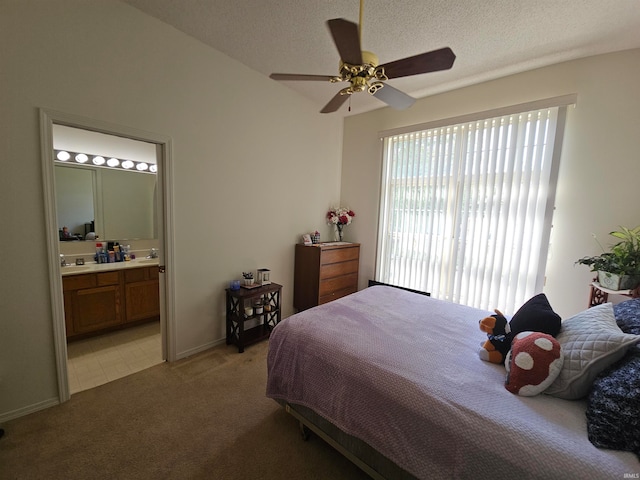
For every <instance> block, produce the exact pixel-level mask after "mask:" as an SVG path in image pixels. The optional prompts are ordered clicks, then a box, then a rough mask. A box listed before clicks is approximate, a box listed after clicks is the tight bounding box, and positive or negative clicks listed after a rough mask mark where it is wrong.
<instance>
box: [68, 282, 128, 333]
mask: <svg viewBox="0 0 640 480" xmlns="http://www.w3.org/2000/svg"><path fill="white" fill-rule="evenodd" d="M72 303H73V331H74V333H86V332H92V331H94V330H99V329H101V328H106V327H112V326H114V325H118V324H120V322H121V315H120V286H119V285H108V286H104V287H97V288H86V289H83V290H77V291H75V292H73V302H72Z"/></svg>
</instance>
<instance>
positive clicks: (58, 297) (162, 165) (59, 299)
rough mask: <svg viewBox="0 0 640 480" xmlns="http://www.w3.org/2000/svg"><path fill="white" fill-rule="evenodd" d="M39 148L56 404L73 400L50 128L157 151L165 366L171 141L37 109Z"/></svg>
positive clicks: (170, 316) (169, 319)
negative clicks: (132, 142)
mask: <svg viewBox="0 0 640 480" xmlns="http://www.w3.org/2000/svg"><path fill="white" fill-rule="evenodd" d="M39 113H40V148H41V158H42V178H43V191H44V207H45V222H46V229H47V238H46V243H47V254H48V270H49V290H50V294H51V313H52V317H53V341H54V349H55V357H56V371H57V376H58V398H59V401H60V403H62V402H66V401H67V400H69V399H70V398H71V394H70V392H69V377H68V371H67V337H66V327H65V319H64V297H63V293H62V275H61V272H60V261H59V256H58V252H59V245H58V244H59V236H58V225H57V213H56V196H55V193H56V192H55V188H56V186H55V175H54V168H53V124H57V125H65V126H68V127H75V128H81V129H84V130H91V131H94V132H99V133H104V134H108V135H115V136H119V137H125V138H129V139H132V140H139V141H143V142H147V143H153V144H155V145H156V152H157V161H158V187H159V188H158V198H157V200H156V202H157V205H156V206H157V212H158V214H157V221H158V241H159V247H160V248H159V250H160V252H159V265H160V329H161V337H162V357H163V360H167V361H169V362H173V361H175V360H176V340H175V339H176V334H175V332H176V326H175V311H174V305H175V288H174V286H175V279H174V275H173V272H174V268H173V263H174V255H173V245H174V237H173V231H174V230H173V211H174V209H173V162H172V156H171V153H172V140H171V137H168V136H166V135H162V134H158V133H154V132H148V131H145V130H140V129H137V128H133V127H128V126H123V125H117V124H112V123H109V122H104V121H101V120H96V119H93V118H87V117H82V116H79V115H74V114H70V113H66V112H60V111H56V110H50V109H46V108H41V109H39Z"/></svg>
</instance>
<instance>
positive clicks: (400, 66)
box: [382, 47, 456, 90]
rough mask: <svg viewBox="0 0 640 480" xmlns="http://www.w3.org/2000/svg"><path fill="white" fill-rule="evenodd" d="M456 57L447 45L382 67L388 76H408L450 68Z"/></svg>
mask: <svg viewBox="0 0 640 480" xmlns="http://www.w3.org/2000/svg"><path fill="white" fill-rule="evenodd" d="M455 59H456V56H455V54H454V53H453V51H452V50H451V49H450V48H449V47H445V48H441V49H440V50H433V51H432V52H427V53H421V54H419V55H414V56H413V57H407V58H403V59H401V60H396V61H395V62H389V63H385V64H384V65H382V67H384V73H385V74H386V75H387V78H398V77H408V76H410V75H419V74H421V73H429V72H437V71H439V70H448V69H450V68H451V67H452V66H453V61H454V60H455ZM383 90H384V89H383Z"/></svg>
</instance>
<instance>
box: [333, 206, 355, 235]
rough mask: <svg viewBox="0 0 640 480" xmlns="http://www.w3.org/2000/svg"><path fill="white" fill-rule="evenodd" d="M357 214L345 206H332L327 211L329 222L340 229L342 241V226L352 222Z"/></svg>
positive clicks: (339, 233)
mask: <svg viewBox="0 0 640 480" xmlns="http://www.w3.org/2000/svg"><path fill="white" fill-rule="evenodd" d="M355 216H356V214H355V213H354V211H353V210H350V209H348V208H345V207H338V208H332V209H331V210H329V211H328V212H327V223H328V224H329V225H335V226H336V229H337V230H338V239H339V240H340V241H342V227H344V226H345V225H349V224H351V222H352V221H353V217H355Z"/></svg>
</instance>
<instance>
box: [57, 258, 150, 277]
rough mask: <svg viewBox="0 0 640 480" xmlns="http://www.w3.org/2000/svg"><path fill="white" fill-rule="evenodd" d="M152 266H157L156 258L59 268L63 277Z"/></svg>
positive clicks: (91, 263) (90, 263)
mask: <svg viewBox="0 0 640 480" xmlns="http://www.w3.org/2000/svg"><path fill="white" fill-rule="evenodd" d="M154 265H159V259H158V258H136V259H135V260H130V261H128V262H114V263H95V262H88V263H85V264H84V265H74V264H72V265H67V266H65V267H60V273H61V274H62V276H63V277H66V276H68V275H82V274H85V273H97V272H107V271H111V270H124V269H127V268H141V267H152V266H154Z"/></svg>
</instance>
